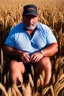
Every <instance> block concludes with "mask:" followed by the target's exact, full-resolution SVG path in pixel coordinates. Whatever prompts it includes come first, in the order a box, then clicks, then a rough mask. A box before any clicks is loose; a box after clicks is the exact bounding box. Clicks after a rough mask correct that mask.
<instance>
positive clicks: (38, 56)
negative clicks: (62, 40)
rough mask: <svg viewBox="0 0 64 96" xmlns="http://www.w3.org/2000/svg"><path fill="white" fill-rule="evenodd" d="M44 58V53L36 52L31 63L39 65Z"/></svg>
mask: <svg viewBox="0 0 64 96" xmlns="http://www.w3.org/2000/svg"><path fill="white" fill-rule="evenodd" d="M42 57H43V54H42V53H40V52H36V53H34V54H33V55H32V56H31V58H30V62H33V63H37V62H38V61H39V60H40V59H41V58H42Z"/></svg>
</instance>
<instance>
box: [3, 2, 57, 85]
mask: <svg viewBox="0 0 64 96" xmlns="http://www.w3.org/2000/svg"><path fill="white" fill-rule="evenodd" d="M38 18H39V17H38V12H37V7H36V6H35V5H33V4H28V5H25V6H24V7H23V14H22V19H23V22H21V23H20V24H17V25H16V26H14V27H13V28H12V29H11V31H10V33H9V35H8V37H7V39H6V41H5V45H4V53H5V54H7V55H9V56H10V57H12V58H11V60H10V63H9V72H10V78H11V81H12V83H16V79H19V81H20V82H21V83H23V79H22V74H23V73H25V72H28V73H30V71H31V64H32V65H33V66H34V68H35V73H36V74H41V72H42V71H43V70H44V72H45V85H46V84H48V83H49V82H50V78H51V61H50V56H53V55H54V54H55V53H56V52H57V51H58V44H57V40H56V38H55V36H54V34H53V32H52V31H51V29H50V28H49V27H48V26H47V25H45V24H42V23H40V22H38Z"/></svg>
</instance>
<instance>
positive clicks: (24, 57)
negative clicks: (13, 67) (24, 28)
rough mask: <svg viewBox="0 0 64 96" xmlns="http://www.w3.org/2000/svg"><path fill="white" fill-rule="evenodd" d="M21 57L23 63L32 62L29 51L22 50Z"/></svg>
mask: <svg viewBox="0 0 64 96" xmlns="http://www.w3.org/2000/svg"><path fill="white" fill-rule="evenodd" d="M20 59H21V60H22V62H23V63H28V62H30V56H29V53H28V52H22V53H21V54H20Z"/></svg>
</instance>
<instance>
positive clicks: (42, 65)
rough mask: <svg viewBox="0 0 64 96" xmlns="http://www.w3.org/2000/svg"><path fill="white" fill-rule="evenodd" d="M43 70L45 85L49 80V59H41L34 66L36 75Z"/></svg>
mask: <svg viewBox="0 0 64 96" xmlns="http://www.w3.org/2000/svg"><path fill="white" fill-rule="evenodd" d="M43 70H44V72H45V80H44V83H45V85H47V84H48V83H49V81H50V78H51V61H50V59H49V57H43V58H42V59H41V60H40V61H39V62H38V63H37V64H36V73H39V74H41V72H42V71H43Z"/></svg>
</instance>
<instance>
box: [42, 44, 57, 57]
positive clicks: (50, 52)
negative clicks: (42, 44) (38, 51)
mask: <svg viewBox="0 0 64 96" xmlns="http://www.w3.org/2000/svg"><path fill="white" fill-rule="evenodd" d="M42 50H43V52H44V56H53V55H54V54H55V53H56V52H57V51H58V44H57V43H53V44H51V45H49V46H47V47H46V48H44V49H42Z"/></svg>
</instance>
